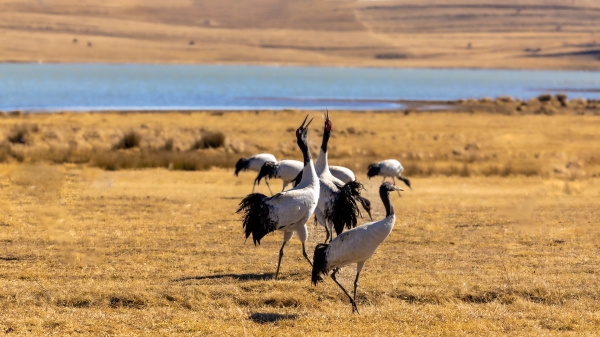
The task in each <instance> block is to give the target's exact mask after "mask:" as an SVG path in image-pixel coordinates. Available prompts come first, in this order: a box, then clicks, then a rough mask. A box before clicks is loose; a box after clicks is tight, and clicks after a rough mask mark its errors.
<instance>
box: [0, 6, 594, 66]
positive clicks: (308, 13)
mask: <svg viewBox="0 0 600 337" xmlns="http://www.w3.org/2000/svg"><path fill="white" fill-rule="evenodd" d="M0 22H2V24H0V36H2V44H0V61H3V62H149V63H223V64H231V63H234V64H239V63H247V64H288V65H330V66H375V67H470V68H528V69H595V70H598V69H600V40H599V38H598V34H600V4H599V3H598V2H597V1H592V0H569V1H566V0H552V1H548V0H519V1H517V0H511V1H504V2H502V3H501V4H498V2H497V1H491V0H425V1H419V3H418V4H416V3H415V2H414V1H408V0H396V1H344V0H342V1H319V0H307V1H301V2H299V1H293V0H247V1H242V2H240V1H236V0H204V1H189V0H173V1H169V2H168V3H165V2H164V1H158V0H146V1H139V0H106V1H102V2H96V3H90V2H88V3H85V4H82V3H81V2H80V1H76V0H54V1H39V0H18V1H17V0H0Z"/></svg>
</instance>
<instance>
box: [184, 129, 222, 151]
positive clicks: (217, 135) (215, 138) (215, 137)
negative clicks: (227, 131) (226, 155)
mask: <svg viewBox="0 0 600 337" xmlns="http://www.w3.org/2000/svg"><path fill="white" fill-rule="evenodd" d="M224 145H225V135H224V134H223V133H222V132H220V131H217V132H212V131H207V132H203V133H202V135H201V136H200V138H199V139H197V140H196V141H195V142H194V144H193V145H192V148H191V149H190V150H198V149H201V150H203V149H217V148H220V147H223V146H224Z"/></svg>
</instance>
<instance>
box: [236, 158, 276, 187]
mask: <svg viewBox="0 0 600 337" xmlns="http://www.w3.org/2000/svg"><path fill="white" fill-rule="evenodd" d="M268 161H272V162H276V161H277V159H276V158H275V156H274V155H272V154H270V153H259V154H256V155H254V156H252V157H248V158H240V159H239V160H238V161H237V163H236V164H235V176H236V177H237V176H238V173H240V171H246V170H252V171H256V172H259V171H260V168H261V167H262V166H263V164H264V163H266V162H268ZM267 186H268V185H267ZM252 192H253V193H254V186H252ZM269 192H271V187H269ZM271 194H273V192H271Z"/></svg>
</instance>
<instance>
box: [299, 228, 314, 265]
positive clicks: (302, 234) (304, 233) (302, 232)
mask: <svg viewBox="0 0 600 337" xmlns="http://www.w3.org/2000/svg"><path fill="white" fill-rule="evenodd" d="M297 233H298V238H299V239H300V242H302V256H304V258H305V259H306V261H308V263H309V264H310V266H311V267H312V265H313V264H312V262H311V261H310V258H309V257H308V254H306V247H305V243H306V240H308V228H307V227H306V224H303V226H301V227H300V228H299V229H298V231H297Z"/></svg>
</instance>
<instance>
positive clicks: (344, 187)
mask: <svg viewBox="0 0 600 337" xmlns="http://www.w3.org/2000/svg"><path fill="white" fill-rule="evenodd" d="M332 128H333V123H332V122H331V120H330V119H329V112H327V113H326V114H325V125H324V127H323V140H322V143H321V150H320V152H319V157H318V158H317V162H316V164H315V170H316V171H317V175H318V176H319V182H320V185H321V190H320V194H319V203H318V204H317V209H316V210H315V217H316V218H317V221H318V222H319V223H320V224H321V225H322V226H323V227H325V230H326V231H327V237H326V238H325V242H327V240H329V239H330V238H331V237H333V233H332V232H333V229H335V232H336V233H337V235H339V234H340V233H341V232H342V231H344V227H346V228H348V229H350V228H354V227H356V225H357V222H358V217H359V216H360V210H359V209H358V206H357V205H356V201H358V202H360V203H361V204H362V205H363V207H364V208H365V210H366V211H367V212H368V213H369V217H370V216H371V203H370V202H369V200H367V199H366V198H363V197H362V196H361V195H360V190H361V189H363V188H364V187H363V185H362V184H361V183H359V182H358V181H356V180H353V181H350V182H348V183H345V184H344V182H343V181H341V180H339V179H337V178H336V177H334V176H333V175H332V174H331V171H330V170H329V164H328V161H327V145H328V143H329V138H330V137H331V130H332Z"/></svg>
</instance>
